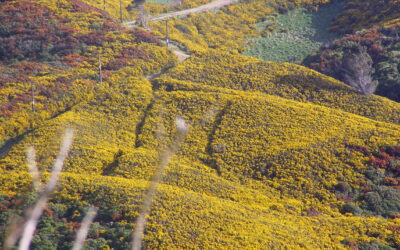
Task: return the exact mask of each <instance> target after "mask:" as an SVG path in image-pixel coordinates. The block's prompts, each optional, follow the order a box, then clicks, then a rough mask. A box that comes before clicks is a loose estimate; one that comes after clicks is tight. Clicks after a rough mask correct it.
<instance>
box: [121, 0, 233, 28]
mask: <svg viewBox="0 0 400 250" xmlns="http://www.w3.org/2000/svg"><path fill="white" fill-rule="evenodd" d="M237 2H239V0H215V1H212V2H211V3H208V4H204V5H201V6H199V7H196V8H192V9H187V10H180V11H175V12H170V13H166V14H162V15H159V16H153V17H150V18H149V19H150V21H160V20H164V19H168V18H171V17H182V16H187V15H189V14H193V13H200V12H206V11H209V10H212V9H218V8H221V7H224V6H226V5H230V4H233V3H237ZM124 24H125V25H128V26H129V25H134V24H135V21H132V22H126V23H124Z"/></svg>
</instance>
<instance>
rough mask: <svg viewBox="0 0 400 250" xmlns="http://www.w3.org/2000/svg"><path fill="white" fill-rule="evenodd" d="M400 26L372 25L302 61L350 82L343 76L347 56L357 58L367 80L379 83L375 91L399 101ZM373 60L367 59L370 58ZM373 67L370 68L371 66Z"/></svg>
mask: <svg viewBox="0 0 400 250" xmlns="http://www.w3.org/2000/svg"><path fill="white" fill-rule="evenodd" d="M399 32H400V26H391V27H387V28H371V29H368V30H362V31H359V32H357V33H354V34H348V35H345V36H344V37H342V38H340V39H337V40H335V41H334V42H333V43H332V44H330V45H326V46H322V47H321V48H320V50H319V51H318V52H317V53H314V54H312V55H310V56H309V57H308V58H306V59H305V60H304V61H303V64H305V65H306V66H308V67H310V68H312V69H315V70H317V71H319V72H321V73H323V74H326V75H329V76H332V77H334V78H336V79H339V80H342V81H344V82H347V83H348V84H351V83H350V82H349V80H348V79H347V78H346V74H345V73H344V72H345V69H346V68H348V65H347V64H346V55H347V57H358V58H360V56H358V55H360V52H361V51H364V52H363V53H362V54H363V55H364V56H363V58H366V59H367V60H364V61H365V62H368V63H365V65H364V66H363V67H364V68H365V67H367V68H369V70H368V71H369V77H370V78H371V79H370V80H371V81H372V82H373V81H377V83H379V85H378V86H377V89H376V94H378V95H382V96H385V97H388V98H390V99H393V100H396V101H400V88H399V85H400V66H399V65H400V56H399V55H400V37H399ZM369 58H370V59H371V60H372V61H371V60H370V59H369ZM371 66H372V67H371Z"/></svg>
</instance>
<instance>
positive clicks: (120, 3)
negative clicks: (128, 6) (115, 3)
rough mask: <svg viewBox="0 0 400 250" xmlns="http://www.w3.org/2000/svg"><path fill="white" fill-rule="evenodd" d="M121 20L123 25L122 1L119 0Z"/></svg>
mask: <svg viewBox="0 0 400 250" xmlns="http://www.w3.org/2000/svg"><path fill="white" fill-rule="evenodd" d="M119 19H120V20H121V23H122V0H119Z"/></svg>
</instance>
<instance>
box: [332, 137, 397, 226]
mask: <svg viewBox="0 0 400 250" xmlns="http://www.w3.org/2000/svg"><path fill="white" fill-rule="evenodd" d="M357 150H358V149H357ZM363 153H364V154H366V155H367V156H369V158H370V162H369V166H368V168H366V169H365V171H364V172H363V175H364V177H363V178H361V179H359V183H358V186H357V187H351V186H350V185H349V184H347V183H344V182H340V183H339V184H337V185H336V186H335V192H336V195H337V197H338V198H339V199H341V200H344V201H345V202H346V204H345V205H344V206H343V208H342V212H345V213H353V214H356V215H367V216H370V215H374V216H382V217H385V218H400V145H396V146H388V147H385V148H383V149H382V150H381V152H379V153H376V154H371V153H369V152H368V151H363Z"/></svg>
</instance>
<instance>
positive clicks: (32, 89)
mask: <svg viewBox="0 0 400 250" xmlns="http://www.w3.org/2000/svg"><path fill="white" fill-rule="evenodd" d="M31 96H32V114H35V89H34V85H33V82H31Z"/></svg>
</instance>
